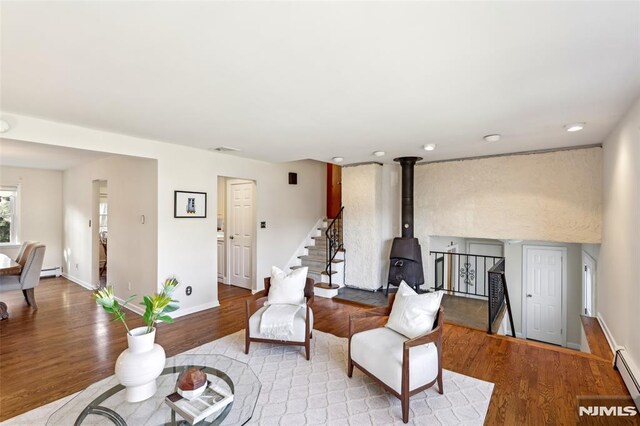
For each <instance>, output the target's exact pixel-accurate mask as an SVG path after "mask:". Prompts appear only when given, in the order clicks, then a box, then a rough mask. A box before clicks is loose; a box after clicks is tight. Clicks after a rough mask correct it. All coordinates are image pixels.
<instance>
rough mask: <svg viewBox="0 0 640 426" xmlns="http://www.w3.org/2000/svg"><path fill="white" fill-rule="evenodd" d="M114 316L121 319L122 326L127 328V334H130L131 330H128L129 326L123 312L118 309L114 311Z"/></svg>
mask: <svg viewBox="0 0 640 426" xmlns="http://www.w3.org/2000/svg"><path fill="white" fill-rule="evenodd" d="M116 318H117V319H119V320H120V321H122V324H124V328H126V329H127V334H128V335H130V336H131V335H132V334H131V331H129V327H127V322H126V321H125V320H124V314H123V313H122V311H120V310H118V311H117V312H116Z"/></svg>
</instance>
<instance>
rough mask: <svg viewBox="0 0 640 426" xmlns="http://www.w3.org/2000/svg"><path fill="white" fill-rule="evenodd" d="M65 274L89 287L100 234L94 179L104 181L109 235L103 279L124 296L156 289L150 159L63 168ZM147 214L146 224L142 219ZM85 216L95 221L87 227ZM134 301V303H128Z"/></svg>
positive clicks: (106, 160) (155, 210)
mask: <svg viewBox="0 0 640 426" xmlns="http://www.w3.org/2000/svg"><path fill="white" fill-rule="evenodd" d="M63 176H64V179H63V187H64V189H63V194H64V204H63V209H64V267H63V268H64V273H65V276H67V277H68V278H69V279H71V280H73V281H76V282H78V283H80V284H82V285H84V286H87V287H92V286H95V285H97V284H98V283H97V282H92V265H93V262H94V259H95V257H94V256H95V255H96V250H97V246H96V247H94V246H93V245H92V244H93V243H92V242H93V237H94V234H95V233H97V232H98V222H97V221H96V220H95V215H96V211H95V209H96V206H95V205H94V198H93V196H94V181H97V180H101V181H106V182H107V189H108V197H109V198H108V202H109V216H108V220H109V222H108V223H109V231H108V232H109V234H108V235H109V236H108V249H107V255H108V257H107V283H108V284H111V285H113V286H114V290H115V294H116V295H118V296H119V297H121V298H122V299H126V298H128V296H130V295H133V294H136V295H137V300H136V301H135V304H137V303H138V302H140V301H142V296H143V295H145V294H151V293H153V292H154V291H156V288H157V285H158V278H164V277H158V275H157V273H158V265H157V257H158V256H157V252H158V243H157V226H158V201H157V200H158V197H157V187H158V172H157V162H156V161H154V160H148V159H141V158H133V157H124V156H112V157H107V158H104V159H100V160H97V161H92V162H90V163H86V164H82V165H80V166H77V167H74V168H71V169H69V170H66V171H65V172H64V175H63ZM141 215H144V216H145V223H144V224H143V223H142V221H141ZM89 220H93V222H92V226H91V227H89ZM132 303H134V302H132Z"/></svg>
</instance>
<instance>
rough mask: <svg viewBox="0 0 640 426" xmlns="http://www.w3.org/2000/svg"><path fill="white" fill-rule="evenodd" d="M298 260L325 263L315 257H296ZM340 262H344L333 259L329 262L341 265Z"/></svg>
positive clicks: (323, 259)
mask: <svg viewBox="0 0 640 426" xmlns="http://www.w3.org/2000/svg"><path fill="white" fill-rule="evenodd" d="M298 259H300V260H308V261H309V262H320V263H326V262H327V261H326V260H325V258H324V257H316V256H298ZM342 262H344V260H342V259H333V260H332V261H331V263H342Z"/></svg>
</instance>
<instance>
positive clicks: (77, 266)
mask: <svg viewBox="0 0 640 426" xmlns="http://www.w3.org/2000/svg"><path fill="white" fill-rule="evenodd" d="M79 267H80V265H78V264H77V263H76V271H77V270H78V268H79Z"/></svg>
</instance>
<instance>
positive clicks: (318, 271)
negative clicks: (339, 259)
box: [291, 265, 338, 275]
mask: <svg viewBox="0 0 640 426" xmlns="http://www.w3.org/2000/svg"><path fill="white" fill-rule="evenodd" d="M300 268H302V265H296V266H292V267H291V269H300ZM309 273H310V274H316V275H329V273H328V272H327V271H325V270H324V269H315V268H309ZM337 273H338V271H331V275H333V274H337Z"/></svg>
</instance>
